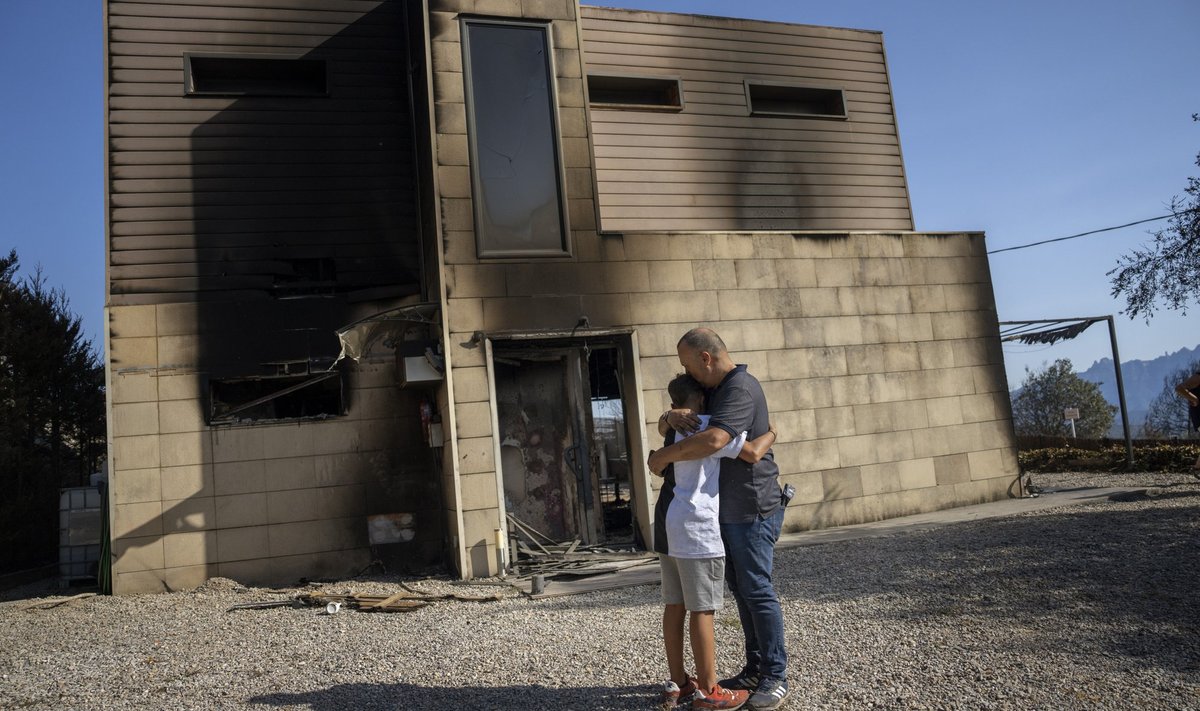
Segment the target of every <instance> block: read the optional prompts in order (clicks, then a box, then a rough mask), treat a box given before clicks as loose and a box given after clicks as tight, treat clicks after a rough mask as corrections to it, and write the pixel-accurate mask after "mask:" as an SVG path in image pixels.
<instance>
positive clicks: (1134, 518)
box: [775, 490, 1200, 672]
mask: <svg viewBox="0 0 1200 711" xmlns="http://www.w3.org/2000/svg"><path fill="white" fill-rule="evenodd" d="M1149 498H1150V499H1153V500H1156V501H1159V502H1161V503H1162V504H1163V505H1162V506H1150V507H1146V506H1145V504H1141V503H1129V504H1128V505H1129V506H1130V507H1131V508H1129V509H1126V510H1122V509H1120V508H1116V509H1114V508H1113V507H1112V505H1110V506H1109V507H1106V508H1104V509H1095V508H1091V509H1089V508H1079V509H1070V510H1067V511H1062V512H1057V513H1051V514H1044V515H1033V516H1018V517H1013V518H1005V519H991V520H984V521H976V522H971V523H965V524H955V525H950V526H945V527H942V528H938V529H932V530H926V531H916V532H912V533H909V534H906V535H900V536H894V537H890V538H882V539H872V540H859V541H850V542H846V543H843V544H835V545H833V546H815V547H811V548H798V549H793V550H786V551H780V552H779V553H778V554H777V557H776V575H775V579H776V586H777V588H778V590H779V593H780V596H781V597H783V598H787V599H800V600H804V599H812V600H818V601H842V600H845V601H855V600H861V599H865V598H876V599H881V600H882V602H883V604H882V606H881V607H880V610H881V611H880V613H879V614H880V615H881V616H884V617H888V618H891V619H895V620H897V621H901V622H903V623H911V622H916V623H919V622H921V621H922V620H930V619H941V620H946V621H957V622H962V623H963V624H987V620H989V619H992V620H994V621H996V623H997V624H1002V625H1006V626H1007V627H1008V628H1010V629H1012V630H1014V633H1015V634H1014V637H1024V636H1025V635H1024V634H1023V633H1024V632H1026V631H1032V632H1033V633H1034V637H1033V644H1034V646H1033V647H1031V652H1032V651H1035V650H1036V649H1038V648H1043V647H1041V646H1039V645H1043V644H1044V643H1045V640H1046V638H1047V637H1053V636H1054V635H1056V634H1058V632H1057V631H1061V630H1062V629H1064V628H1072V633H1071V634H1070V637H1071V639H1072V640H1079V641H1082V642H1083V643H1084V644H1085V646H1086V648H1081V649H1079V650H1078V651H1079V652H1080V653H1082V654H1097V653H1098V654H1106V655H1109V654H1111V655H1119V656H1122V657H1125V658H1127V659H1129V660H1130V661H1133V662H1135V663H1139V664H1147V665H1156V666H1161V667H1164V668H1173V669H1177V670H1180V671H1190V672H1196V671H1200V492H1197V491H1194V490H1193V491H1191V492H1184V491H1173V492H1169V493H1166V492H1164V493H1162V494H1159V495H1157V496H1152V497H1149ZM1186 499H1193V500H1194V501H1195V503H1194V504H1189V503H1188V502H1187V501H1185V500H1186ZM1143 501H1144V500H1143ZM1117 505H1118V506H1120V505H1121V504H1117ZM1135 506H1137V507H1139V508H1132V507H1135ZM822 549H824V550H822ZM817 571H819V574H814V572H817ZM1039 638H1040V639H1041V641H1040V642H1039V641H1037V640H1038V639H1039ZM1012 642H1013V644H1014V645H1019V644H1020V643H1021V642H1020V640H1019V639H1017V638H1014V639H1013V640H1012ZM1073 643H1074V642H1073Z"/></svg>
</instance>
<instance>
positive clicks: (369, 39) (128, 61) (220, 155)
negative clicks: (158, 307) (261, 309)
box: [107, 0, 421, 305]
mask: <svg viewBox="0 0 1200 711" xmlns="http://www.w3.org/2000/svg"><path fill="white" fill-rule="evenodd" d="M107 29H108V33H109V53H110V61H109V77H108V79H109V82H108V90H109V116H108V121H109V126H110V129H109V146H108V148H109V158H110V161H109V162H110V166H111V169H110V175H109V180H110V192H111V205H110V214H109V219H110V222H111V238H110V245H109V265H110V277H111V278H110V284H109V290H110V296H109V298H110V303H112V304H114V305H115V304H123V303H124V304H128V303H165V302H177V301H194V300H206V299H214V298H215V299H227V298H236V299H239V300H244V299H252V298H268V297H290V296H295V295H297V289H300V290H301V291H303V290H304V289H309V290H310V291H311V290H313V289H315V290H324V291H325V292H328V293H327V294H325V295H327V296H335V297H341V296H347V295H349V296H351V297H353V296H354V295H356V294H357V295H359V296H362V295H364V294H365V295H367V296H370V295H372V294H375V293H379V294H385V295H387V296H403V295H407V294H414V293H417V292H418V291H419V290H420V282H421V275H420V256H419V250H420V246H419V241H418V240H419V226H418V218H417V214H416V213H417V205H416V198H415V195H416V185H415V177H414V169H413V165H414V153H413V133H412V126H411V123H412V122H411V116H410V113H411V112H410V108H409V91H408V84H407V73H406V72H407V63H408V62H407V56H408V44H409V36H408V34H407V32H406V21H405V4H404V3H403V2H401V1H400V0H379V1H372V2H366V1H356V0H341V1H340V2H312V1H310V0H271V1H270V2H260V1H259V0H219V1H217V0H203V1H202V2H189V3H177V2H157V3H153V4H149V3H129V2H111V3H109V24H108V28H107ZM189 53H193V54H195V53H198V54H201V55H206V54H220V55H239V56H246V57H263V56H276V57H291V58H299V59H303V60H309V61H315V62H318V63H323V65H324V66H325V68H326V71H327V75H326V83H327V87H328V93H327V95H322V96H269V95H253V94H251V95H196V94H193V95H188V94H187V90H186V87H185V65H186V60H185V55H186V54H189ZM235 78H236V77H235ZM298 284H299V285H300V286H297V285H298ZM367 290H371V291H367Z"/></svg>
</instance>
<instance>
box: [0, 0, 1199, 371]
mask: <svg viewBox="0 0 1200 711" xmlns="http://www.w3.org/2000/svg"><path fill="white" fill-rule="evenodd" d="M597 4H602V5H610V6H617V7H636V8H641V9H647V10H664V11H671V12H694V13H701V14H710V15H726V16H741V17H751V18H756V19H764V20H777V21H783V22H797V23H805V24H815V25H831V26H837V27H855V28H861V29H872V30H881V31H882V32H883V33H884V41H885V44H886V47H887V53H888V63H889V67H890V71H891V79H892V87H893V91H894V94H895V100H896V110H897V115H898V119H899V124H900V138H901V143H902V147H903V150H904V160H905V167H906V170H907V174H908V180H909V188H910V191H911V195H912V200H913V208H914V212H915V214H916V222H917V228H918V229H919V230H928V231H954V230H983V231H985V232H986V233H987V235H988V245H989V248H991V249H999V248H1002V247H1007V246H1012V245H1017V244H1023V243H1026V242H1033V241H1037V240H1041V239H1048V238H1053V237H1060V236H1065V235H1069V234H1074V233H1076V232H1082V231H1085V230H1090V229H1096V228H1102V227H1108V226H1111V225H1118V224H1124V223H1128V222H1132V221H1134V220H1138V219H1143V218H1147V217H1153V216H1156V215H1162V214H1165V212H1166V210H1165V204H1166V202H1167V201H1168V200H1169V199H1170V198H1171V196H1173V195H1177V194H1180V193H1182V191H1183V188H1184V186H1185V184H1186V179H1187V177H1188V176H1189V175H1196V174H1197V173H1198V172H1200V168H1197V167H1196V166H1195V164H1194V161H1195V158H1196V154H1197V152H1200V123H1193V122H1192V120H1191V114H1192V113H1195V112H1200V76H1198V75H1197V67H1200V42H1197V40H1196V38H1197V36H1200V3H1198V2H1196V1H1195V0H1150V1H1148V2H1142V3H1133V2H1125V1H1122V2H1116V1H1113V0H1091V1H1085V0H1055V1H1054V2H1045V0H1042V1H1040V2H1033V1H1032V0H1009V1H1007V2H990V3H980V2H962V0H909V1H908V2H902V1H900V0H837V1H836V2H829V1H828V0H827V1H826V2H822V3H815V2H803V1H800V0H763V1H760V2H743V3H736V4H735V3H729V2H727V1H725V2H722V1H718V0H686V1H684V0H674V1H672V0H608V1H607V2H600V3H597ZM100 7H101V3H100V2H99V1H98V0H4V2H3V3H2V4H0V90H3V94H2V95H3V96H5V97H6V99H5V101H4V104H3V107H2V108H0V215H2V216H3V223H2V224H3V225H4V237H3V239H2V240H0V249H3V250H4V251H5V252H7V250H8V249H9V248H13V247H15V248H16V249H17V251H18V253H19V255H20V257H21V261H22V266H23V271H26V272H28V271H31V270H32V269H33V268H34V267H36V266H37V265H39V264H40V265H41V266H42V268H43V271H44V273H45V275H46V278H47V280H48V282H49V283H50V284H52V285H59V286H62V287H63V288H64V289H65V290H66V292H67V294H68V296H69V298H70V300H71V304H72V306H73V308H74V309H75V311H77V312H78V313H79V314H80V315H81V316H83V318H84V322H85V326H86V329H87V331H88V333H90V334H91V335H92V337H93V338H94V339H95V340H96V341H97V342H99V341H100V340H101V335H102V331H101V329H102V325H103V320H102V319H103V303H104V297H103V292H104V207H103V185H104V182H103V181H104V169H103V121H104V115H103V79H104V70H103V67H102V54H101V52H102V50H101V40H102V29H101V16H100ZM1153 226H1154V225H1146V226H1138V227H1131V228H1127V229H1123V230H1118V231H1114V232H1109V233H1105V234H1103V235H1098V236H1094V237H1086V238H1083V239H1079V240H1072V241H1068V242H1063V243H1059V244H1056V245H1049V246H1044V247H1035V248H1033V249H1028V250H1021V251H1016V252H1010V253H1005V254H997V255H994V256H993V257H992V261H991V268H992V279H993V282H994V288H995V293H996V302H997V308H998V311H999V315H1000V318H1001V320H1016V319H1036V318H1057V317H1067V316H1094V315H1107V314H1113V313H1117V312H1118V311H1119V310H1120V309H1121V308H1122V306H1123V303H1122V302H1120V301H1116V300H1114V299H1112V298H1111V297H1110V296H1109V283H1108V278H1107V277H1106V275H1105V272H1107V271H1108V270H1109V269H1111V268H1112V267H1113V265H1114V264H1115V261H1116V259H1117V257H1118V256H1119V255H1120V254H1122V253H1123V252H1125V251H1127V250H1128V249H1129V248H1130V247H1132V246H1134V245H1136V244H1138V243H1139V242H1142V241H1144V240H1146V239H1148V237H1147V234H1146V230H1147V228H1150V227H1153ZM1117 331H1118V337H1119V339H1120V348H1121V357H1122V359H1123V360H1131V359H1139V358H1140V359H1149V358H1153V357H1156V356H1158V355H1161V354H1163V353H1164V352H1169V351H1175V350H1178V349H1179V348H1181V347H1185V346H1186V347H1192V346H1195V345H1196V344H1197V343H1200V335H1198V334H1197V333H1196V332H1194V331H1192V330H1191V328H1189V318H1188V317H1185V316H1181V315H1179V314H1174V313H1162V314H1160V315H1158V316H1155V317H1154V318H1153V319H1152V320H1151V322H1150V323H1149V324H1148V325H1147V324H1146V323H1145V322H1143V321H1140V320H1139V321H1130V320H1129V319H1126V318H1124V317H1120V318H1119V319H1118V322H1117ZM1108 348H1109V346H1108V336H1107V333H1106V332H1105V331H1104V330H1103V329H1102V327H1101V326H1096V327H1093V329H1092V330H1091V331H1089V332H1088V333H1087V334H1085V335H1084V336H1082V337H1080V338H1078V339H1076V340H1075V341H1073V342H1070V343H1066V344H1060V345H1058V346H1054V347H1052V348H1047V347H1044V346H1038V347H1029V346H1006V347H1005V360H1006V364H1007V367H1008V371H1009V377H1010V381H1019V380H1020V378H1021V374H1022V372H1023V369H1024V368H1025V367H1026V366H1030V367H1035V368H1036V367H1039V366H1040V364H1041V363H1042V362H1044V361H1048V360H1053V359H1054V358H1059V357H1067V358H1071V359H1072V360H1073V361H1074V362H1075V364H1076V366H1077V368H1078V369H1080V370H1082V369H1084V368H1086V367H1087V366H1088V365H1090V364H1091V363H1092V361H1094V360H1096V359H1097V358H1101V357H1104V356H1106V355H1108Z"/></svg>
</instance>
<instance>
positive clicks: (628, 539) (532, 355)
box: [492, 337, 642, 548]
mask: <svg viewBox="0 0 1200 711" xmlns="http://www.w3.org/2000/svg"><path fill="white" fill-rule="evenodd" d="M631 365H632V358H631V356H630V354H629V349H628V347H627V342H626V343H623V342H622V339H620V338H619V337H609V338H599V339H597V338H587V339H583V338H559V339H529V340H525V339H510V340H495V341H493V344H492V367H493V374H494V383H495V395H496V417H497V426H498V431H499V438H500V446H499V452H500V474H501V477H502V479H503V496H504V508H505V511H506V513H507V514H508V515H509V516H511V517H512V518H513V519H515V521H516V522H517V523H518V524H519V525H521V526H526V527H529V528H532V529H534V530H535V531H538V532H539V533H542V534H544V535H545V536H546V537H548V538H550V539H552V540H555V541H572V540H575V539H578V540H579V541H580V542H581V543H582V544H584V545H605V546H608V547H613V548H634V547H641V546H642V536H641V533H640V531H639V529H638V526H637V525H636V523H635V519H636V517H635V516H634V515H633V513H634V510H635V503H636V502H635V498H636V495H635V493H634V492H635V489H636V487H634V486H633V482H632V479H631V471H632V468H631V467H630V466H629V463H630V453H631V449H630V446H629V442H630V436H631V432H630V426H629V425H630V417H628V414H629V413H630V412H632V410H631V407H630V404H631V401H630V400H629V398H628V397H627V396H626V394H627V393H631V392H632V390H633V388H631V387H629V386H628V383H630V382H631V379H630V377H629V373H628V371H629V370H630V369H631ZM634 431H635V432H636V431H637V430H634ZM634 436H636V435H634Z"/></svg>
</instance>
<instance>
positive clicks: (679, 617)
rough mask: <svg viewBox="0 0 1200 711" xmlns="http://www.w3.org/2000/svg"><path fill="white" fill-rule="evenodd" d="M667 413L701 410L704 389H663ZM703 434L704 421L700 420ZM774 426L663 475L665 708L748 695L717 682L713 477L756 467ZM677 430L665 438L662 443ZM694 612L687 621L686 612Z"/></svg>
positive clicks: (658, 516) (658, 547) (729, 702)
mask: <svg viewBox="0 0 1200 711" xmlns="http://www.w3.org/2000/svg"><path fill="white" fill-rule="evenodd" d="M667 392H668V393H669V394H670V396H671V407H672V408H690V409H691V410H693V411H694V412H697V413H703V412H704V390H703V388H702V387H701V386H700V383H698V382H696V380H695V379H693V378H692V377H691V376H690V375H686V374H683V375H679V376H676V377H675V379H674V380H672V381H671V382H670V384H669V385H668V386H667ZM700 418H701V424H700V429H701V430H703V429H704V428H705V427H707V426H708V415H706V414H702V415H701V416H700ZM775 437H776V432H775V429H774V428H773V427H772V428H771V429H770V430H769V431H768V432H767V433H766V434H764V435H763V436H761V437H759V438H757V439H755V440H753V441H751V442H747V441H746V433H744V432H743V433H742V434H741V435H740V436H738V437H735V438H734V439H732V440H731V441H730V443H729V444H728V445H727V446H726V447H725V448H724V449H722V450H720V451H718V452H717V453H715V454H713V455H712V456H710V457H706V458H704V459H697V460H692V461H683V462H676V463H675V464H674V465H673V466H672V467H668V468H667V470H666V471H664V472H663V476H664V477H665V478H666V482H665V483H664V485H663V488H662V489H661V490H660V492H659V498H658V503H657V504H656V506H655V531H654V548H655V551H656V552H658V553H660V554H661V555H660V557H659V560H660V563H661V566H662V591H663V603H664V608H663V643H664V646H665V648H666V655H667V666H668V668H669V669H670V673H671V678H670V679H669V680H668V681H666V682H665V683H664V685H663V697H662V708H663V709H673V708H675V707H676V706H677V705H679V704H680V703H687V702H688V701H689V700H691V702H692V708H693V709H726V710H732V709H737V708H740V707H741V706H742V705H743V704H745V703H746V699H747V698H748V697H749V692H747V691H744V690H737V691H734V690H730V689H723V688H721V686H720V685H718V684H717V671H716V646H715V642H714V632H713V613H714V612H715V611H716V610H718V609H720V608H721V606H722V604H723V603H724V585H723V583H724V578H725V548H724V544H723V543H722V542H721V530H720V527H719V525H718V520H717V514H718V511H719V500H718V498H717V491H718V481H719V480H718V476H717V475H718V473H719V471H720V458H721V457H738V458H741V459H743V460H745V461H748V462H751V463H753V462H756V461H758V460H759V459H762V457H763V456H764V455H765V454H766V453H767V451H768V450H769V449H770V445H771V444H773V443H774V442H775ZM674 439H675V432H674V431H671V432H669V433H667V435H666V443H665V444H666V445H667V446H669V445H670V444H672V443H673V442H674ZM689 612H690V613H691V614H690V616H689V615H688V613H689ZM685 617H686V618H688V631H689V632H690V634H691V640H692V654H693V656H694V658H695V663H696V677H695V678H693V677H690V676H688V674H687V672H686V670H685V667H684V661H683V627H684V619H685Z"/></svg>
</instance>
